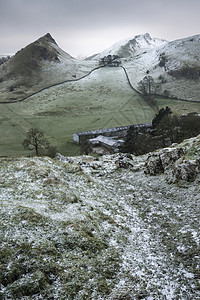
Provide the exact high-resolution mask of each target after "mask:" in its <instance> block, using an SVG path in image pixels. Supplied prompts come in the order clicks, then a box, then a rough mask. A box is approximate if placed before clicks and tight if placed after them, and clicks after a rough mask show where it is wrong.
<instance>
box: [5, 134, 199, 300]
mask: <svg viewBox="0 0 200 300" xmlns="http://www.w3.org/2000/svg"><path fill="white" fill-rule="evenodd" d="M179 147H182V148H183V149H184V153H185V154H184V157H183V159H185V160H186V161H193V160H196V159H198V158H199V154H200V136H199V137H197V138H193V139H191V140H186V141H184V143H182V144H181V145H180V146H179ZM175 150H176V146H175V145H173V146H172V147H171V148H169V151H171V152H173V151H175ZM146 160H147V156H141V157H134V156H128V157H127V156H126V155H121V156H120V154H116V155H109V156H103V157H102V158H99V159H97V158H95V157H90V156H82V157H63V156H61V155H58V156H57V159H55V160H52V159H50V158H45V157H44V158H34V157H33V158H23V157H22V158H7V159H3V158H2V159H1V160H0V176H1V177H0V187H1V189H0V208H1V209H0V215H1V218H0V223H1V225H0V226H1V231H0V235H1V238H0V239H1V245H0V298H1V299H95V300H96V299H124V300H125V299H126V300H128V299H148V300H153V299H198V298H199V297H200V289H199V288H200V282H199V263H200V261H199V253H200V252H199V225H200V224H199V200H200V186H199V182H200V177H199V175H198V176H197V177H196V179H195V181H194V182H192V183H191V182H186V181H184V180H180V181H178V182H177V183H176V184H169V183H168V182H167V181H166V179H165V176H166V175H165V174H160V175H157V176H150V175H146V174H145V173H144V170H145V162H146ZM122 161H123V163H124V164H123V165H124V167H125V168H120V167H119V165H120V162H122Z"/></svg>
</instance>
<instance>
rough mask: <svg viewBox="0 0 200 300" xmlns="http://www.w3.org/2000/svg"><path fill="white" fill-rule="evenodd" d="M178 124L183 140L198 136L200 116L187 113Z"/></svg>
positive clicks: (199, 132)
mask: <svg viewBox="0 0 200 300" xmlns="http://www.w3.org/2000/svg"><path fill="white" fill-rule="evenodd" d="M180 122H181V129H182V134H183V136H184V138H190V137H192V136H196V135H198V134H200V116H199V115H198V114H197V113H189V114H187V115H185V116H182V117H181V118H180Z"/></svg>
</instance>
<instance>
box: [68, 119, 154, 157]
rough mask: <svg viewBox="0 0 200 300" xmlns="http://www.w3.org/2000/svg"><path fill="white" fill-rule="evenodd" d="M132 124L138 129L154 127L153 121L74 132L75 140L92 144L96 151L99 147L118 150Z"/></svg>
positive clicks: (146, 129) (112, 150)
mask: <svg viewBox="0 0 200 300" xmlns="http://www.w3.org/2000/svg"><path fill="white" fill-rule="evenodd" d="M131 126H134V127H135V128H136V129H137V130H138V131H144V130H145V131H149V130H151V128H152V123H144V124H136V125H128V126H121V127H113V128H106V129H97V130H92V131H85V132H77V133H74V134H73V141H74V142H75V143H76V144H79V145H83V144H85V143H88V144H90V145H91V147H92V148H93V150H94V152H95V148H97V147H98V148H102V149H104V150H106V151H107V152H109V153H113V152H118V148H119V146H120V145H122V144H123V142H124V138H125V136H126V134H127V131H128V130H129V128H130V127H131Z"/></svg>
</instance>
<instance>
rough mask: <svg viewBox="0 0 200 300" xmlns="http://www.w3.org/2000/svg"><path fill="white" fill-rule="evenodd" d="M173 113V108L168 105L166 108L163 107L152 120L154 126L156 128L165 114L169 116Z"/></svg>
mask: <svg viewBox="0 0 200 300" xmlns="http://www.w3.org/2000/svg"><path fill="white" fill-rule="evenodd" d="M171 114H172V111H171V108H169V107H168V106H166V108H161V109H160V110H159V112H158V113H157V114H156V115H155V117H154V118H153V120H152V127H153V128H156V126H157V125H158V124H159V123H160V122H161V120H162V119H163V118H164V117H165V116H169V115H171Z"/></svg>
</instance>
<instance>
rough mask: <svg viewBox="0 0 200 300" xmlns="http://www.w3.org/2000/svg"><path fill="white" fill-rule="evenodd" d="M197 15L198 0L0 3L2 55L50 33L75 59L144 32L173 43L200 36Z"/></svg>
mask: <svg viewBox="0 0 200 300" xmlns="http://www.w3.org/2000/svg"><path fill="white" fill-rule="evenodd" d="M199 14H200V0H0V54H3V53H15V52H16V51H18V50H20V49H21V48H22V47H24V46H26V45H28V44H29V43H31V42H32V41H34V40H36V39H38V38H39V37H41V36H43V35H45V34H46V33H47V32H50V33H51V35H52V36H53V38H54V39H55V40H56V41H57V43H58V45H59V46H60V47H61V48H62V49H63V50H65V51H66V52H68V53H69V54H71V55H72V56H78V55H81V54H82V55H91V54H94V53H98V52H100V51H103V50H104V49H106V48H107V47H109V46H111V45H112V44H113V43H115V42H117V41H119V40H122V39H126V38H129V37H134V36H135V35H138V34H143V33H146V32H149V33H150V35H151V36H152V37H158V38H164V39H166V40H169V41H171V40H175V39H178V38H183V37H187V36H191V35H195V34H200V28H199V27H200V18H199Z"/></svg>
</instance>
